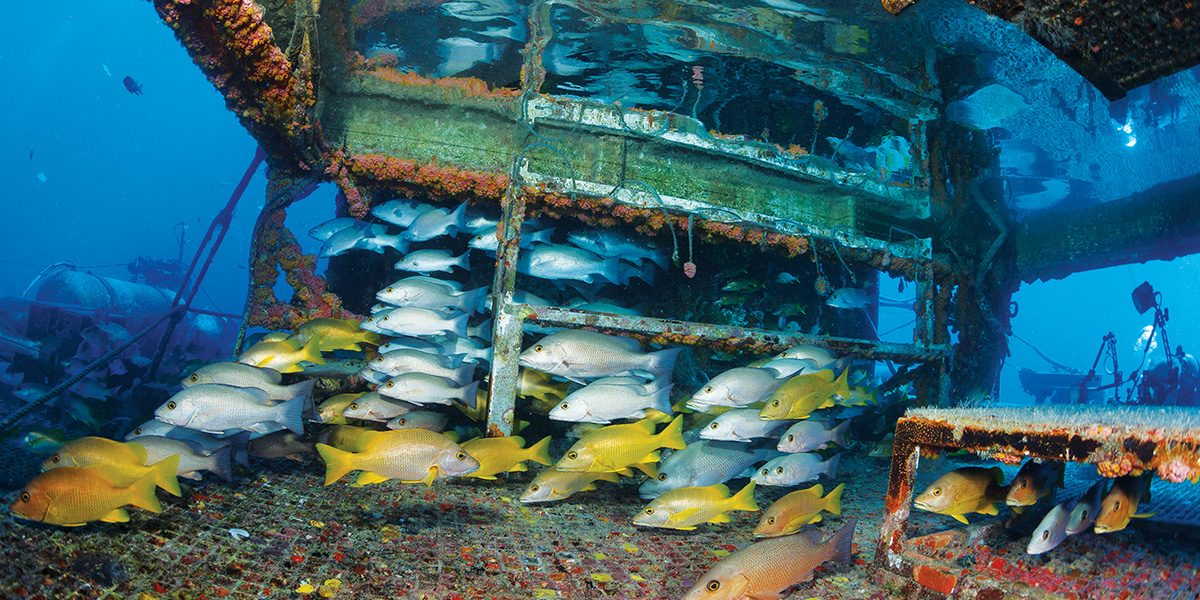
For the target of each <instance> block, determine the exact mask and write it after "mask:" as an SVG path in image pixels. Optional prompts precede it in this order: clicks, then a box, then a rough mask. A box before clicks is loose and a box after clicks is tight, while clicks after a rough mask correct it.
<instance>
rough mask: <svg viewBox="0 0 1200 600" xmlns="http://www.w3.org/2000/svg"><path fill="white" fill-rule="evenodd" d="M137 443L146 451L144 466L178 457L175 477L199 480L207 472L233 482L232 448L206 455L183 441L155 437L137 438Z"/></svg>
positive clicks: (227, 447)
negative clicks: (202, 472)
mask: <svg viewBox="0 0 1200 600" xmlns="http://www.w3.org/2000/svg"><path fill="white" fill-rule="evenodd" d="M137 443H138V444H141V446H142V447H143V448H145V449H146V454H147V455H148V457H149V458H147V459H146V461H145V464H146V465H152V464H154V463H157V462H159V461H162V460H165V459H167V458H169V457H171V456H174V455H179V468H178V469H177V470H176V475H179V476H180V477H186V478H188V479H194V480H200V479H201V476H200V471H208V472H209V473H213V474H214V475H216V476H217V477H220V478H221V479H224V480H225V481H232V480H233V448H231V447H229V446H224V447H222V448H220V449H218V450H216V451H215V452H212V453H211V454H206V453H205V452H204V451H203V450H202V449H200V448H199V447H197V446H193V445H192V444H190V443H188V442H185V441H183V440H176V439H172V438H169V437H162V436H157V435H148V436H142V437H139V438H137Z"/></svg>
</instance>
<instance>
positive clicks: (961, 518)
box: [950, 515, 971, 525]
mask: <svg viewBox="0 0 1200 600" xmlns="http://www.w3.org/2000/svg"><path fill="white" fill-rule="evenodd" d="M950 516H951V517H954V520H955V521H958V522H959V523H962V524H963V525H970V524H971V522H970V521H968V520H967V518H966V517H964V516H963V515H950Z"/></svg>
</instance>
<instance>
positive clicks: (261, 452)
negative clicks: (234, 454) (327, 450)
mask: <svg viewBox="0 0 1200 600" xmlns="http://www.w3.org/2000/svg"><path fill="white" fill-rule="evenodd" d="M315 452H316V449H315V448H313V443H312V442H310V441H308V440H306V439H304V438H303V437H302V436H300V435H299V434H297V433H295V432H292V431H276V432H275V433H271V434H267V435H264V436H262V437H260V438H258V439H255V440H251V441H250V454H253V455H254V456H257V457H259V458H286V459H288V460H294V461H297V462H299V461H301V460H304V457H305V456H306V455H309V454H313V453H315Z"/></svg>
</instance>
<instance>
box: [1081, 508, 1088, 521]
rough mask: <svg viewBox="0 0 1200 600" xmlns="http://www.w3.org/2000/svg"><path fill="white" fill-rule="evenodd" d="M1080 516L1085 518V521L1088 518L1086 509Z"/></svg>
mask: <svg viewBox="0 0 1200 600" xmlns="http://www.w3.org/2000/svg"><path fill="white" fill-rule="evenodd" d="M1082 516H1083V518H1085V519H1086V518H1087V516H1088V511H1087V509H1086V508H1085V509H1084V510H1083V513H1082Z"/></svg>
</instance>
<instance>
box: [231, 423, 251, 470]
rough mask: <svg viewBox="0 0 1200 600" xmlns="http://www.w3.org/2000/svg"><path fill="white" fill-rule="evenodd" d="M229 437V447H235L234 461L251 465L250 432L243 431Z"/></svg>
mask: <svg viewBox="0 0 1200 600" xmlns="http://www.w3.org/2000/svg"><path fill="white" fill-rule="evenodd" d="M228 439H229V447H230V448H232V449H233V458H234V462H236V463H237V464H239V465H242V466H243V467H249V466H250V432H249V431H243V432H241V433H239V434H237V435H235V436H232V437H230V438H228Z"/></svg>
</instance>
